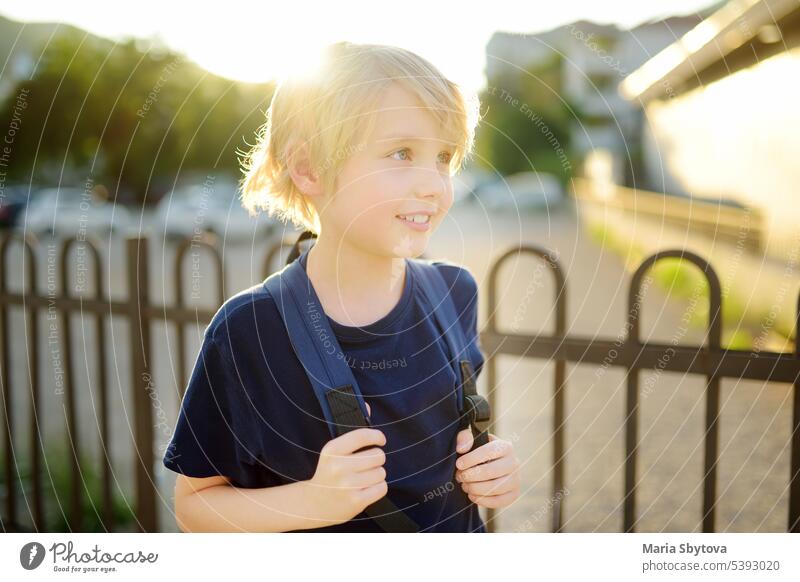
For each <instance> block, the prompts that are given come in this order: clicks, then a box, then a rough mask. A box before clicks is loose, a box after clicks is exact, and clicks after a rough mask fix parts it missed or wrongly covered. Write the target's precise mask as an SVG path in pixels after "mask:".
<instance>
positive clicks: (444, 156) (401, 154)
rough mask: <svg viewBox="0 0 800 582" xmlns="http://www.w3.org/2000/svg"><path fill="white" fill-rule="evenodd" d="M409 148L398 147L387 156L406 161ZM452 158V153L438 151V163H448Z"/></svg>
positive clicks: (408, 155) (408, 156) (409, 151)
mask: <svg viewBox="0 0 800 582" xmlns="http://www.w3.org/2000/svg"><path fill="white" fill-rule="evenodd" d="M410 154H411V150H409V149H408V148H403V149H399V150H397V151H396V152H392V153H391V154H389V157H392V158H394V159H395V160H398V161H402V162H405V161H408V160H409V159H410ZM452 159H453V154H451V153H450V152H441V153H439V163H440V164H449V163H450V161H451V160H452Z"/></svg>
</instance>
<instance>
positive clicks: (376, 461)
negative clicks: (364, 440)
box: [347, 447, 386, 471]
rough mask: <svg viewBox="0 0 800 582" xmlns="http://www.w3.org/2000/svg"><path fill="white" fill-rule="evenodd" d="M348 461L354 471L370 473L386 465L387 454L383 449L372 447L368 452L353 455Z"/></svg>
mask: <svg viewBox="0 0 800 582" xmlns="http://www.w3.org/2000/svg"><path fill="white" fill-rule="evenodd" d="M347 461H348V463H350V467H351V468H352V469H353V470H354V471H369V470H370V469H374V468H375V467H380V466H382V465H384V464H385V463H386V453H384V452H383V449H379V448H377V447H372V448H371V449H367V450H366V451H361V452H359V453H353V454H352V455H350V457H348V458H347Z"/></svg>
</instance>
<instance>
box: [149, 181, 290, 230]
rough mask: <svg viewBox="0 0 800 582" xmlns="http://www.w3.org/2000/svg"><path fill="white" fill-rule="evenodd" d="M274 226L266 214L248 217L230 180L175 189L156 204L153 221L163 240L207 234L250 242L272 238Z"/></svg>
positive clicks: (233, 183)
mask: <svg viewBox="0 0 800 582" xmlns="http://www.w3.org/2000/svg"><path fill="white" fill-rule="evenodd" d="M277 225H278V222H277V221H276V220H274V219H272V218H270V217H269V216H267V215H266V214H265V213H259V214H258V215H257V216H250V214H249V213H248V212H247V210H245V209H244V207H243V206H242V203H241V202H240V201H239V195H238V186H237V184H236V183H235V182H233V181H230V180H217V181H215V182H213V183H210V184H209V183H205V182H204V183H193V184H188V185H184V186H180V187H178V188H175V189H174V190H172V191H171V192H169V193H167V194H166V195H165V196H164V197H163V198H162V199H161V200H160V201H159V202H158V205H157V206H156V211H155V216H154V219H153V230H154V232H155V234H156V235H158V236H163V237H165V238H184V237H192V236H196V235H198V234H199V233H202V232H207V233H212V234H215V235H217V236H219V237H220V238H221V239H223V240H246V239H251V240H252V239H253V238H259V237H263V236H269V235H271V234H272V233H273V232H274V231H275V229H276V227H277Z"/></svg>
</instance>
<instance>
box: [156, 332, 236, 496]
mask: <svg viewBox="0 0 800 582" xmlns="http://www.w3.org/2000/svg"><path fill="white" fill-rule="evenodd" d="M239 384H240V383H239V381H238V380H237V376H236V374H235V370H234V369H233V366H232V364H231V363H230V360H229V359H228V358H227V357H226V355H225V353H224V352H223V351H222V348H221V347H220V346H219V345H218V343H217V341H215V340H214V339H213V336H211V335H210V334H209V333H206V334H205V335H204V337H203V343H202V345H201V347H200V351H199V353H198V356H197V360H196V361H195V365H194V369H193V370H192V373H191V377H190V379H189V384H188V386H187V387H186V392H185V394H184V396H183V401H182V402H181V407H180V411H179V413H178V421H177V424H176V426H175V432H174V433H173V435H172V438H171V440H170V443H169V445H168V446H167V449H166V451H165V453H164V458H163V463H164V466H165V467H167V468H168V469H170V470H171V471H175V472H176V473H181V474H183V475H186V476H188V477H212V476H215V475H223V476H226V477H228V478H229V479H231V481H232V482H233V483H247V482H248V481H249V478H248V477H249V471H250V470H251V466H249V464H250V463H249V462H251V461H252V459H250V458H249V456H248V455H247V453H246V450H247V448H248V447H247V445H246V444H245V443H244V441H243V440H242V436H243V435H242V431H243V427H242V426H241V422H238V421H237V417H241V414H240V411H238V410H237V405H236V402H237V399H236V398H235V395H236V394H237V393H238V391H239V390H240V388H239Z"/></svg>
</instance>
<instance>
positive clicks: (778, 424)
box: [7, 207, 791, 532]
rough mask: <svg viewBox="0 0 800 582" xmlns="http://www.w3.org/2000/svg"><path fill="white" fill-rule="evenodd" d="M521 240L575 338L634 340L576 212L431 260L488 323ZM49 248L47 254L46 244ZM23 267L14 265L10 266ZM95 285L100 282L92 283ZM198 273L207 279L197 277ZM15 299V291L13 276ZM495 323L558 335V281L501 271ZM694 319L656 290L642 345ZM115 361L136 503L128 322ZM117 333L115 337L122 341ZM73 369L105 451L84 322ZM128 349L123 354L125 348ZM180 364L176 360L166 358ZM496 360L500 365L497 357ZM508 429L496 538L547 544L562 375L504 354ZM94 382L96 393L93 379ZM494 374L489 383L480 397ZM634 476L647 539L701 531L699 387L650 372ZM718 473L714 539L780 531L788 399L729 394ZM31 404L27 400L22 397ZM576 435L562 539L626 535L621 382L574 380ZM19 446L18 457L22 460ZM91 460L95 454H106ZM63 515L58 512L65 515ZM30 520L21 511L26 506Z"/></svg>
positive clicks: (501, 218) (452, 243)
mask: <svg viewBox="0 0 800 582" xmlns="http://www.w3.org/2000/svg"><path fill="white" fill-rule="evenodd" d="M520 242H523V243H529V244H536V245H540V246H543V247H546V248H548V249H550V250H551V251H552V252H553V253H554V254H555V255H556V256H557V257H558V260H559V262H560V263H561V265H562V267H563V268H564V270H565V272H566V275H567V281H568V296H567V300H568V313H569V316H568V328H569V331H570V332H571V333H576V334H581V335H589V336H592V335H595V334H596V335H598V336H601V337H607V338H611V339H614V338H617V337H621V335H620V334H622V332H623V330H624V322H625V311H626V306H625V302H626V297H627V285H628V281H629V275H628V274H627V272H626V271H625V269H624V266H623V263H622V261H621V260H619V259H618V258H616V257H615V256H614V255H613V254H612V253H610V252H606V251H604V250H603V249H602V248H600V247H599V246H598V245H597V244H596V243H594V242H593V241H591V240H589V239H588V237H587V235H586V234H585V233H584V232H583V231H582V230H581V228H580V226H579V220H578V217H577V215H576V213H575V212H574V211H573V210H572V209H571V208H566V209H562V210H560V211H558V212H555V213H552V214H550V215H548V214H546V213H545V214H534V215H525V216H522V217H519V216H518V215H517V214H515V213H513V212H509V213H499V212H493V213H491V214H488V215H487V214H485V213H483V212H482V211H481V210H480V209H478V208H475V207H462V208H457V209H454V211H453V212H452V213H451V220H449V221H448V222H447V223H446V224H445V225H444V226H443V227H442V229H441V230H440V231H439V232H438V233H437V235H436V237H435V239H434V241H433V244H432V246H431V249H430V252H429V253H428V255H429V256H431V257H443V258H447V259H449V260H452V261H455V262H458V263H461V264H464V265H466V266H467V267H469V268H470V270H471V271H472V272H473V274H474V275H475V276H476V278H477V279H478V281H479V283H480V285H481V301H482V303H481V306H480V321H485V319H486V317H487V314H488V311H487V310H488V304H487V297H486V277H487V274H488V269H489V266H490V265H491V263H492V261H493V260H495V259H496V258H497V257H498V256H499V255H501V254H502V253H503V252H504V251H505V250H507V249H508V248H511V247H513V246H516V245H517V244H519V243H520ZM153 247H154V248H152V249H151V252H152V260H153V265H154V274H153V276H152V280H151V290H152V295H153V297H154V301H161V300H163V298H164V297H167V298H168V301H171V298H172V297H173V291H174V289H173V287H172V285H171V280H172V277H173V274H174V269H173V266H172V262H171V261H172V258H171V256H172V253H173V249H172V248H171V247H169V246H167V247H166V249H163V248H161V247H160V246H159V245H153ZM44 248H45V249H46V248H47V247H46V243H45V247H44ZM253 254H254V253H251V249H250V247H249V246H247V245H237V246H230V245H228V246H226V250H225V261H226V264H227V269H228V280H227V289H226V292H227V293H228V294H231V293H233V292H235V291H237V290H239V289H242V288H245V287H247V286H249V285H250V284H252V283H254V282H256V281H259V280H261V257H262V256H263V251H262V250H261V249H258V250H257V251H256V252H255V256H253ZM12 255H16V253H12ZM122 259H123V255H122V247H121V245H119V244H116V245H114V246H112V249H111V255H110V256H109V255H107V254H105V255H104V257H103V262H104V265H105V267H106V268H110V270H111V277H110V279H109V281H108V282H107V283H106V284H107V288H108V289H109V290H110V293H111V295H112V296H117V297H123V296H124V289H125V274H124V271H123V270H122V265H123V264H124V262H123V260H122ZM39 267H40V268H39V287H40V289H42V290H43V291H44V292H47V289H48V288H49V287H48V274H50V275H52V274H53V272H52V270H51V271H50V272H48V265H47V264H46V261H44V260H43V261H42V262H41V263H40V265H39ZM21 268H22V265H21V264H20V262H19V258H18V257H16V258H13V259H12V264H11V265H9V268H8V270H7V272H8V273H12V274H18V273H20V272H21ZM184 273H185V276H186V281H187V283H186V292H187V296H190V295H191V293H192V292H193V291H195V290H196V291H197V292H198V294H199V296H198V297H197V298H196V299H194V300H193V301H192V302H196V303H203V302H213V294H212V287H211V286H210V285H209V284H208V281H209V280H211V279H210V278H211V277H212V276H213V268H212V267H211V266H210V264H209V263H207V262H205V261H203V262H201V263H200V265H193V264H192V261H191V259H190V258H187V261H186V263H185V264H184ZM88 276H89V277H91V273H90V274H89V275H88ZM198 276H199V278H197V277H198ZM9 279H10V280H9V285H10V286H11V287H12V288H17V287H19V285H20V281H19V279H17V278H15V277H14V276H12V277H10V278H9ZM499 289H500V297H501V306H502V307H501V308H500V309H499V310H498V318H499V320H498V321H499V325H500V326H501V327H504V328H505V329H517V330H519V332H520V333H525V332H526V331H528V332H530V333H536V332H539V331H541V332H543V333H546V332H547V331H548V330H550V329H552V326H553V316H554V312H553V310H552V308H551V306H552V304H553V286H552V282H551V281H550V280H549V277H548V273H547V272H546V270H544V269H543V268H542V267H541V266H540V265H539V264H538V263H537V262H536V261H534V260H533V259H529V258H525V259H520V260H514V261H511V262H510V263H509V264H508V265H507V267H506V268H505V269H504V270H503V272H502V273H501V279H500V285H499ZM689 307H690V306H688V305H685V304H681V303H678V302H675V301H670V302H667V301H665V298H664V296H663V294H661V293H660V292H659V291H658V289H656V288H652V289H651V292H650V293H649V294H648V297H647V300H646V302H645V305H644V308H643V318H644V319H643V325H642V330H643V337H645V338H647V337H650V338H652V339H657V340H659V341H664V342H670V341H672V340H673V339H674V340H675V341H677V342H678V343H697V342H699V341H702V333H701V332H700V331H698V330H695V329H692V328H688V329H687V328H685V327H684V326H682V324H681V321H682V318H683V317H684V315H685V314H686V309H688V308H689ZM41 320H42V321H41V322H40V324H41V325H40V333H41V338H42V348H43V349H42V352H41V353H42V361H41V363H40V364H41V365H40V371H41V372H40V373H41V375H42V383H43V385H42V403H43V409H42V415H43V416H42V417H41V418H40V422H43V424H44V426H45V427H46V434H47V435H48V438H51V439H54V440H61V441H62V442H63V441H64V438H63V435H64V420H63V419H64V397H63V395H61V394H59V393H58V390H57V387H56V384H55V381H54V372H53V366H54V363H55V361H56V360H57V359H58V357H59V354H58V352H57V351H55V350H54V348H53V347H52V346H48V345H46V344H45V341H46V338H47V334H48V331H49V330H48V325H49V321H48V320H47V319H46V317H45V316H44V315H43V316H42V318H41ZM11 326H12V327H11V329H12V337H13V339H14V340H15V344H14V347H13V361H14V369H13V372H14V375H13V377H12V385H13V386H14V387H15V388H19V387H25V386H27V384H26V382H25V376H26V374H27V371H26V369H25V366H24V362H25V345H24V333H25V331H24V330H25V327H24V324H23V321H22V318H21V317H20V316H18V314H15V315H14V317H12V319H11ZM107 330H108V332H109V335H108V336H107V342H106V346H105V348H106V353H107V355H108V358H109V382H110V384H109V388H110V394H111V407H112V417H111V418H112V423H111V426H112V430H113V437H112V439H111V443H110V445H109V454H110V457H111V459H112V461H113V465H114V480H115V486H116V487H118V488H119V490H120V491H123V492H125V493H126V494H130V492H131V486H130V483H131V482H132V481H131V476H132V475H131V470H130V468H131V466H132V461H131V450H132V447H131V438H130V435H131V434H132V426H133V415H132V410H131V407H130V396H129V394H128V392H129V388H128V386H129V377H130V367H129V362H128V354H127V347H126V342H127V333H128V332H127V325H126V324H125V323H124V322H123V321H120V322H116V321H115V322H114V323H113V324H108V325H107ZM201 332H202V329H200V330H194V329H193V330H190V331H189V333H188V336H189V340H190V341H189V345H188V346H187V348H186V353H187V358H188V362H189V365H191V364H192V363H193V361H194V357H195V356H196V349H197V345H198V342H197V340H198V339H199V334H200V333H201ZM112 333H113V335H111V334H112ZM153 336H154V338H153V340H154V341H153V357H154V363H153V365H154V372H155V373H154V389H155V391H156V392H155V393H156V394H157V398H156V400H155V401H154V404H155V406H156V418H157V419H158V418H166V419H167V423H166V424H167V425H169V426H170V427H171V426H172V423H173V422H174V418H175V415H176V413H177V405H178V402H177V391H176V387H175V386H176V381H175V377H176V371H175V368H174V366H175V353H176V344H175V336H174V333H173V332H171V331H170V332H169V333H168V332H167V330H166V329H165V327H164V326H161V325H156V326H155V327H154V329H153ZM73 338H74V339H73V345H74V348H75V354H74V358H75V361H76V362H79V363H80V366H79V369H78V370H76V377H77V379H78V384H79V386H80V388H79V394H78V400H79V402H80V406H79V409H80V410H79V416H80V418H81V430H80V439H81V443H82V446H83V447H84V448H86V449H88V451H90V452H91V453H92V454H95V455H97V454H100V450H99V446H98V437H97V435H98V428H97V426H98V424H97V421H96V418H97V413H96V410H97V389H98V386H97V378H96V373H95V369H96V368H95V365H96V361H95V357H94V349H95V346H96V340H95V339H94V329H93V324H92V323H91V322H90V321H88V320H87V321H86V322H85V323H84V324H81V320H80V318H75V320H74V323H73ZM117 347H121V349H117ZM170 354H171V355H172V356H171V357H169V355H170ZM487 355H490V354H487ZM498 366H499V367H498V378H499V386H498V410H497V411H496V413H497V418H498V424H497V432H498V433H499V434H500V435H501V436H503V437H505V438H510V439H513V440H514V441H515V443H516V445H515V446H516V449H517V454H518V457H519V458H520V460H521V461H522V463H523V491H524V493H523V496H522V498H521V499H520V500H518V501H517V502H516V503H515V504H514V505H512V506H511V507H510V508H508V509H506V510H504V511H502V512H499V513H498V516H497V521H496V529H497V530H498V531H547V529H548V524H549V513H548V512H547V508H548V507H549V505H550V504H551V492H550V479H551V473H550V467H551V462H552V459H551V455H552V453H551V448H552V442H551V440H550V431H551V420H550V419H551V411H552V408H551V404H552V403H551V400H550V397H551V394H552V374H553V366H552V365H550V364H548V363H546V362H537V361H533V360H519V359H517V358H512V357H507V356H498ZM88 378H91V380H92V381H91V382H89V381H88ZM485 381H486V377H485V375H484V376H482V377H481V384H482V389H483V390H485V389H486V386H485ZM641 386H642V388H643V390H644V388H645V387H648V388H647V391H646V393H644V392H643V396H642V401H641V402H642V416H641V420H640V431H641V432H640V434H641V438H642V444H641V456H640V463H639V478H640V479H641V484H640V489H639V497H638V510H639V516H638V519H639V521H638V524H637V527H638V529H639V530H640V531H662V530H663V531H699V525H700V517H701V494H702V443H703V440H702V439H703V428H702V427H703V414H704V400H703V381H702V379H697V378H688V377H686V378H685V377H682V376H681V375H677V374H667V373H662V374H660V375H659V374H642V378H641ZM722 387H723V390H722V398H721V402H722V419H721V432H720V451H721V461H720V467H719V471H718V475H719V485H718V491H719V496H720V501H719V504H718V517H717V529H718V530H719V531H784V530H785V527H786V516H787V507H788V496H787V490H786V487H787V483H788V474H789V449H788V446H787V444H788V438H789V433H790V422H791V414H790V412H791V411H790V395H791V392H790V386H786V385H777V384H769V385H762V384H760V383H757V382H735V381H724V382H723V383H722ZM24 390H25V391H27V388H25V389H24ZM16 394H17V395H18V396H17V398H16V403H15V407H14V413H13V414H14V422H15V424H16V433H17V435H18V438H20V439H22V440H24V443H23V447H25V446H26V445H27V440H28V439H27V434H28V432H27V430H28V429H27V427H28V423H29V418H30V415H29V404H28V397H27V395H25V396H24V397H23V396H22V390H19V391H18V392H16ZM566 404H567V409H566V410H567V414H568V420H567V428H566V446H567V461H566V477H567V492H566V496H565V497H564V505H565V519H564V521H565V529H566V530H567V531H580V532H585V531H620V530H621V527H622V512H621V501H622V488H623V474H624V464H623V461H624V453H623V451H624V433H623V428H622V420H623V411H624V376H623V374H622V372H620V371H618V370H616V369H614V368H611V369H608V370H606V371H605V372H604V373H602V370H601V371H599V372H598V367H597V366H594V365H577V366H570V367H568V388H567V401H566ZM156 435H157V436H156V440H157V442H156V446H157V449H158V450H157V451H155V454H156V455H158V458H159V459H160V452H161V450H163V446H164V445H165V444H166V442H167V441H168V436H169V430H162V428H161V427H157V428H156ZM25 456H26V452H25V449H24V448H23V450H22V452H21V454H20V457H21V458H25ZM95 458H96V457H95ZM156 467H157V474H156V477H157V479H158V484H159V489H160V491H161V498H160V499H159V500H158V505H159V510H160V520H161V523H162V524H163V529H164V530H165V531H175V525H174V521H173V519H172V517H171V507H172V487H173V484H174V476H173V475H172V474H170V473H169V472H168V471H165V470H164V471H162V470H161V465H160V463H157V464H156ZM56 509H57V508H56ZM22 511H23V512H25V509H24V506H23V508H22Z"/></svg>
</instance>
